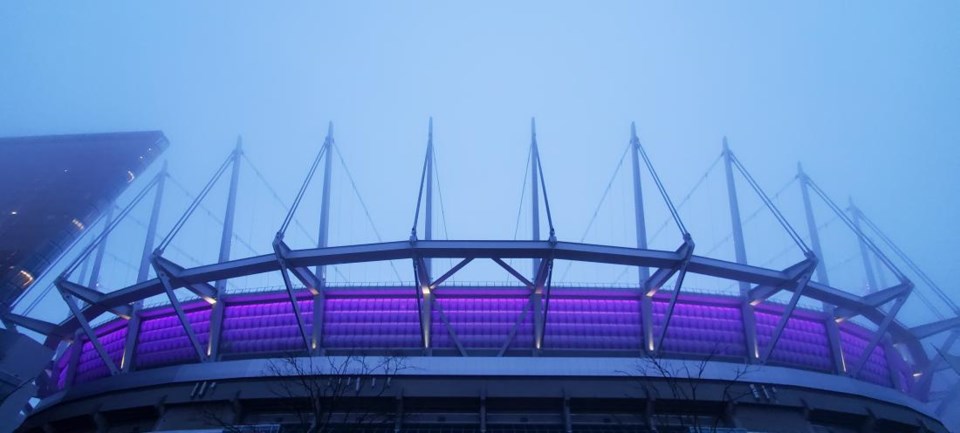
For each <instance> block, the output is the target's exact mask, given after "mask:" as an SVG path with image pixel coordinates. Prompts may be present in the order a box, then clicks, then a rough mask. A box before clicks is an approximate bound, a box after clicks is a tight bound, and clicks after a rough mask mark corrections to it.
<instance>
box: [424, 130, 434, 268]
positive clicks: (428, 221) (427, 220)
mask: <svg viewBox="0 0 960 433" xmlns="http://www.w3.org/2000/svg"><path fill="white" fill-rule="evenodd" d="M426 165H427V183H426V185H425V186H426V188H427V191H426V195H427V197H426V203H424V205H425V207H424V210H423V212H424V214H423V238H424V239H425V240H428V241H429V240H432V239H433V117H431V118H430V121H429V123H428V125H427V159H426ZM424 268H425V271H426V274H427V279H428V280H430V279H431V278H433V276H432V275H433V274H432V270H433V259H431V258H426V259H424ZM428 283H429V281H428Z"/></svg>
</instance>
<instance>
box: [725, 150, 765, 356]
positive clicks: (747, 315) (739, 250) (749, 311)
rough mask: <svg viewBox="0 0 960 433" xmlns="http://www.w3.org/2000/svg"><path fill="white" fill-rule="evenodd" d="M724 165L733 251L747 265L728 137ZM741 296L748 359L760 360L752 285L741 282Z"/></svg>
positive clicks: (741, 262)
mask: <svg viewBox="0 0 960 433" xmlns="http://www.w3.org/2000/svg"><path fill="white" fill-rule="evenodd" d="M723 163H724V164H723V165H724V168H725V169H726V178H727V198H728V200H729V203H730V223H731V225H732V228H733V249H734V253H735V256H736V260H737V263H739V264H742V265H743V264H746V263H747V250H746V247H745V246H744V243H743V225H742V224H741V221H740V202H739V201H738V200H737V185H736V182H735V181H734V178H733V153H732V152H731V151H730V146H729V144H728V143H727V137H723ZM739 285H740V296H741V297H742V298H743V302H742V303H741V305H740V312H741V315H742V316H743V331H744V336H745V338H746V342H747V353H748V356H747V359H748V360H751V362H752V361H753V360H756V359H759V358H760V347H759V346H758V345H757V325H756V317H755V316H754V313H753V306H752V305H750V300H749V295H750V283H748V282H746V281H739Z"/></svg>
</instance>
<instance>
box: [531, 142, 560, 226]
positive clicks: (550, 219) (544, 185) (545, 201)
mask: <svg viewBox="0 0 960 433" xmlns="http://www.w3.org/2000/svg"><path fill="white" fill-rule="evenodd" d="M537 168H538V169H539V173H538V174H539V175H540V188H541V189H542V190H543V206H544V208H546V209H547V224H548V225H549V226H550V239H551V240H555V239H556V231H555V230H554V229H553V215H552V214H551V212H550V199H549V198H548V197H547V182H546V181H544V180H543V164H541V162H540V151H539V150H538V151H537ZM536 211H537V210H536V209H535V210H534V212H536Z"/></svg>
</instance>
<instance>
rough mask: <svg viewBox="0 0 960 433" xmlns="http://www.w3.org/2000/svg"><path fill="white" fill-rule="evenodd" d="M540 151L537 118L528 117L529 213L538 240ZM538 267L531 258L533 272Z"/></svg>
mask: <svg viewBox="0 0 960 433" xmlns="http://www.w3.org/2000/svg"><path fill="white" fill-rule="evenodd" d="M539 170H540V151H539V149H537V119H536V118H533V117H531V118H530V188H531V190H530V215H531V218H532V219H531V227H532V235H533V240H535V241H539V240H540V172H539ZM539 268H540V259H533V274H534V275H536V273H537V270H538V269H539Z"/></svg>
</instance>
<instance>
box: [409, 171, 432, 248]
mask: <svg viewBox="0 0 960 433" xmlns="http://www.w3.org/2000/svg"><path fill="white" fill-rule="evenodd" d="M429 157H430V152H426V154H425V155H423V169H422V170H421V171H420V190H419V191H417V209H416V212H415V213H414V214H413V227H412V228H411V229H410V239H411V240H412V239H416V238H417V223H418V222H419V221H420V203H421V202H422V201H423V185H424V183H426V181H427V162H428V161H429V160H428V159H427V158H429Z"/></svg>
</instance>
